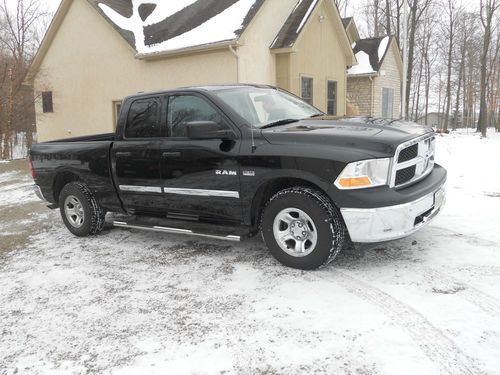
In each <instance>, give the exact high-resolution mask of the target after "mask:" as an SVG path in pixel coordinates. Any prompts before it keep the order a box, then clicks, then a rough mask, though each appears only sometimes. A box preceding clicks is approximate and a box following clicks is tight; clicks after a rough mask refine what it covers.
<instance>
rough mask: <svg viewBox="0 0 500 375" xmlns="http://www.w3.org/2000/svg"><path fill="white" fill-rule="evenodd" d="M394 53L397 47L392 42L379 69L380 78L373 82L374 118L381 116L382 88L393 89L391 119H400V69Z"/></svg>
mask: <svg viewBox="0 0 500 375" xmlns="http://www.w3.org/2000/svg"><path fill="white" fill-rule="evenodd" d="M395 53H397V47H396V43H395V42H394V41H393V42H392V44H391V48H390V49H389V51H388V53H387V56H386V57H385V59H384V63H383V64H382V66H381V68H380V76H379V77H376V78H375V80H374V84H375V85H374V90H373V93H374V94H373V98H374V100H373V108H374V113H373V116H374V117H381V116H382V100H383V95H382V92H383V90H382V89H383V88H384V87H385V88H391V89H394V103H393V114H392V118H400V117H401V70H400V67H398V64H397V61H396V55H395Z"/></svg>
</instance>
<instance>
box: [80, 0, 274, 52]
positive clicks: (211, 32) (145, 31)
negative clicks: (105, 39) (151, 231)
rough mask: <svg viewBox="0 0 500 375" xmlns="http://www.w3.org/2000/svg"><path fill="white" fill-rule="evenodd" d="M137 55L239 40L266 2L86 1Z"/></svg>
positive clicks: (191, 0)
mask: <svg viewBox="0 0 500 375" xmlns="http://www.w3.org/2000/svg"><path fill="white" fill-rule="evenodd" d="M87 1H88V2H89V3H90V4H91V5H92V6H93V7H94V9H96V11H97V12H98V13H99V14H100V15H101V16H102V17H103V18H104V19H105V20H106V21H108V22H109V23H110V24H111V26H112V27H113V28H114V29H115V30H117V31H118V33H119V34H120V35H121V36H122V37H123V39H125V41H126V42H127V43H128V44H129V45H130V46H131V47H132V48H134V49H135V50H136V52H137V53H138V54H141V55H148V54H158V53H162V52H169V51H176V50H183V49H188V48H193V47H198V46H203V45H210V44H215V43H220V42H226V41H234V40H237V39H238V38H239V37H240V36H241V34H242V33H243V32H244V31H245V29H246V27H247V26H248V24H249V23H250V22H251V20H252V19H253V17H254V16H255V15H256V14H257V12H258V10H259V8H260V7H261V6H262V4H263V2H264V1H265V0H176V1H161V2H158V1H154V0H151V1H150V0H140V1H134V2H132V0H87Z"/></svg>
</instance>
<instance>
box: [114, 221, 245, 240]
mask: <svg viewBox="0 0 500 375" xmlns="http://www.w3.org/2000/svg"><path fill="white" fill-rule="evenodd" d="M113 226H115V227H118V228H128V229H138V230H146V231H150V232H161V233H170V234H185V235H189V236H195V237H204V238H211V239H215V240H223V241H232V242H240V241H241V236H233V235H227V236H218V235H213V234H204V233H197V232H193V231H192V230H190V229H180V228H169V227H162V226H156V225H155V226H148V225H134V224H128V223H126V222H123V221H113Z"/></svg>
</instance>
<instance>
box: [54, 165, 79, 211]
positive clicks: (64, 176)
mask: <svg viewBox="0 0 500 375" xmlns="http://www.w3.org/2000/svg"><path fill="white" fill-rule="evenodd" d="M74 181H80V178H79V177H78V176H77V175H76V174H74V173H72V172H62V173H59V174H58V175H57V176H56V178H55V179H54V186H53V192H54V200H55V203H56V204H57V203H59V195H60V194H61V190H62V189H63V187H65V186H66V185H67V184H69V183H70V182H74Z"/></svg>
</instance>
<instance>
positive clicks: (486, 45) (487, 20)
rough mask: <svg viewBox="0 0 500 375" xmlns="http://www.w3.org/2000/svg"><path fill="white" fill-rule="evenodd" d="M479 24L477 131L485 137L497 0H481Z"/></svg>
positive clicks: (499, 4)
mask: <svg viewBox="0 0 500 375" xmlns="http://www.w3.org/2000/svg"><path fill="white" fill-rule="evenodd" d="M480 4H481V5H480V17H481V24H482V26H483V30H484V37H483V51H482V54H481V86H480V87H481V88H480V90H481V94H480V106H479V121H478V129H477V130H478V131H481V133H482V136H483V137H486V133H487V126H488V107H487V102H486V97H487V90H488V85H487V79H488V60H489V59H488V55H489V53H490V46H491V40H492V35H493V32H494V30H495V29H496V28H497V25H494V24H493V20H494V19H495V14H496V12H497V11H498V9H499V8H500V1H499V0H481V3H480Z"/></svg>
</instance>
